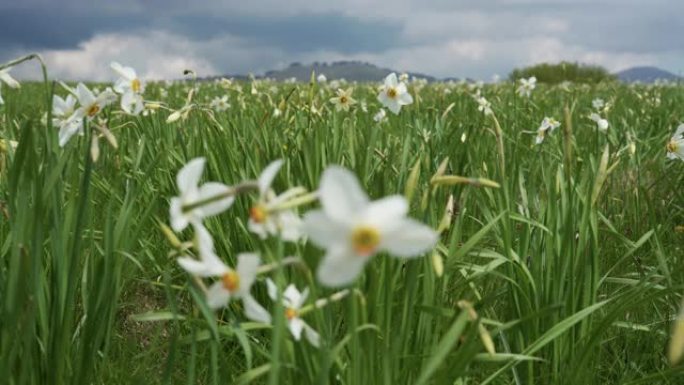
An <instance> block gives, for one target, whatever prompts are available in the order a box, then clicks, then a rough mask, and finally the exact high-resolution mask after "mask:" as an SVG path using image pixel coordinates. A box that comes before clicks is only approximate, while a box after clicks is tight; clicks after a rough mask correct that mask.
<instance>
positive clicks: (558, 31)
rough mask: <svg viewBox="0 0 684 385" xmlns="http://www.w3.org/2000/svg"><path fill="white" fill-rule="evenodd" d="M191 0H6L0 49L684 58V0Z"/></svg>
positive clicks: (456, 64)
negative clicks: (683, 38) (683, 40)
mask: <svg viewBox="0 0 684 385" xmlns="http://www.w3.org/2000/svg"><path fill="white" fill-rule="evenodd" d="M187 4H188V3H187V2H181V1H179V0H170V1H161V0H151V1H130V0H129V1H119V2H107V3H100V2H91V1H86V0H57V1H48V0H23V1H22V2H14V1H13V0H0V26H2V27H1V28H2V33H0V60H7V59H10V58H11V57H13V56H18V55H20V54H23V53H28V52H40V53H42V54H43V55H44V56H45V58H46V61H47V62H48V65H49V67H50V70H51V73H52V74H53V76H55V77H62V78H69V79H93V80H106V79H109V78H110V77H111V73H110V71H109V69H108V63H109V62H110V61H112V60H117V61H120V62H124V63H128V64H130V65H133V66H136V67H137V68H138V69H139V72H140V73H141V74H147V75H148V76H150V77H177V76H178V75H177V74H178V73H179V71H182V69H184V68H183V67H186V66H187V67H192V68H193V69H196V70H197V71H200V72H204V73H206V74H207V75H209V74H231V73H247V72H257V73H258V72H261V71H265V70H268V69H272V68H278V67H283V66H285V65H287V64H288V63H290V62H293V61H300V62H308V61H331V60H341V59H351V60H355V59H358V60H367V61H371V62H373V63H376V64H378V65H382V66H387V67H391V68H395V69H397V70H411V71H418V72H423V73H428V74H431V75H435V76H444V77H445V76H457V77H464V76H467V77H473V78H482V79H488V78H489V77H491V75H492V74H494V73H498V74H501V75H505V74H507V73H508V72H509V71H510V69H512V68H513V67H515V66H520V65H527V64H532V63H535V62H538V61H558V60H574V61H580V62H590V63H594V64H600V65H604V66H606V67H608V68H609V69H611V70H618V69H623V68H627V67H630V66H633V65H657V66H660V67H663V68H665V69H668V70H670V71H673V72H680V71H681V70H682V68H684V45H682V44H680V42H679V39H678V37H679V36H682V34H684V22H683V21H682V20H681V18H680V17H678V15H681V14H682V12H683V11H684V2H679V1H665V0H654V1H630V0H625V1H617V0H602V1H601V0H599V1H570V0H555V1H538V0H501V1H484V2H465V1H446V0H431V1H408V0H394V1H389V0H382V1H379V0H371V1H367V0H366V1H361V0H352V1H347V2H319V1H311V0H292V1H289V2H282V1H276V0H267V1H252V2H244V1H241V2H237V1H228V2H226V1H218V0H203V1H196V2H194V3H193V5H192V8H188V5H187ZM31 71H32V70H19V75H20V76H24V77H31V76H34V74H33V73H32V72H31Z"/></svg>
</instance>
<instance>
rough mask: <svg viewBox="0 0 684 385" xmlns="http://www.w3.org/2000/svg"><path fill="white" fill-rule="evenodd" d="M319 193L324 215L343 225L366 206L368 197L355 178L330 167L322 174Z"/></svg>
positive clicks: (342, 169) (339, 169)
mask: <svg viewBox="0 0 684 385" xmlns="http://www.w3.org/2000/svg"><path fill="white" fill-rule="evenodd" d="M319 193H320V199H321V203H322V205H323V210H325V213H326V214H328V216H330V217H331V218H332V219H334V220H336V221H340V222H343V223H348V222H350V221H351V220H352V216H353V214H354V213H356V212H359V211H360V210H362V209H363V208H364V207H365V206H366V205H367V204H368V196H367V195H366V193H365V192H364V191H363V190H362V189H361V185H360V184H359V181H358V179H357V178H356V176H355V175H354V174H352V173H351V171H349V170H347V169H345V168H343V167H339V166H330V167H328V168H327V169H326V170H325V171H324V172H323V176H322V177H321V184H320V188H319Z"/></svg>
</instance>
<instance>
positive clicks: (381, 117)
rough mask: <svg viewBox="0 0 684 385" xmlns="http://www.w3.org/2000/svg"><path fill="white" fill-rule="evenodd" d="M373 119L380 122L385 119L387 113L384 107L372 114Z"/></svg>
mask: <svg viewBox="0 0 684 385" xmlns="http://www.w3.org/2000/svg"><path fill="white" fill-rule="evenodd" d="M373 120H374V121H375V122H377V123H382V122H384V121H385V120H387V113H386V112H385V109H384V108H381V109H380V110H379V111H378V112H377V113H376V114H375V115H373Z"/></svg>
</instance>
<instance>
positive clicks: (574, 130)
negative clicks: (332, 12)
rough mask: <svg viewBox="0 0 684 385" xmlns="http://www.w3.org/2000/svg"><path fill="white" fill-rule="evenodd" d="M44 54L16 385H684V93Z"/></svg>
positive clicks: (15, 203) (10, 88) (22, 202)
mask: <svg viewBox="0 0 684 385" xmlns="http://www.w3.org/2000/svg"><path fill="white" fill-rule="evenodd" d="M25 59H26V60H24V59H21V60H18V61H15V62H13V63H10V64H11V65H3V66H0V83H3V84H2V86H1V87H2V88H0V90H1V91H0V95H1V96H2V104H0V138H1V139H0V140H1V141H0V241H1V242H0V245H1V249H0V383H3V384H13V385H15V384H16V385H23V384H58V385H61V384H70V385H71V384H108V385H111V384H248V383H254V384H271V385H273V384H348V385H357V384H385V385H397V384H449V385H452V384H462V385H465V384H630V385H636V384H678V383H684V370H683V369H682V366H679V365H678V361H679V359H680V358H681V357H680V356H681V355H682V353H683V352H684V319H683V320H679V318H678V315H679V312H680V303H681V294H682V292H684V284H683V283H684V274H682V272H684V266H683V261H682V259H683V257H684V253H683V249H682V240H683V237H684V206H683V202H684V194H683V190H682V188H681V186H682V185H684V163H683V162H682V160H684V138H683V137H682V135H683V131H684V126H680V124H681V123H682V121H683V120H684V87H683V86H682V85H678V84H662V83H661V84H657V85H652V84H649V85H647V84H644V85H629V84H623V83H618V82H610V83H600V84H596V85H586V84H572V83H562V84H558V85H549V84H542V83H537V82H535V79H522V81H515V82H513V81H503V82H498V83H494V84H479V83H466V82H449V83H427V82H425V81H422V80H420V79H410V78H407V77H406V76H402V75H398V74H391V75H389V76H388V77H387V78H386V79H384V81H379V82H378V83H363V84H362V83H358V84H357V83H352V82H346V81H343V80H339V79H325V77H324V76H319V75H320V74H313V75H312V76H311V80H310V81H309V82H275V81H270V80H267V79H251V80H248V81H237V80H230V79H215V80H202V79H197V78H194V77H193V76H187V77H186V78H185V79H183V80H178V81H174V82H145V81H144V80H142V79H139V78H138V77H137V75H136V73H135V71H134V70H133V69H132V68H129V67H126V66H124V65H120V64H117V63H114V64H113V65H112V70H113V73H115V74H118V75H117V76H120V79H119V80H118V81H117V82H116V83H115V84H76V83H62V82H60V81H59V80H60V79H52V78H51V77H50V76H49V68H47V69H46V79H45V82H21V84H20V83H19V82H17V81H16V80H15V79H14V78H12V76H11V70H12V68H13V66H19V65H21V66H30V65H36V66H37V65H39V64H38V61H36V60H30V59H33V57H28V58H25ZM110 87H111V88H110ZM678 127H679V128H678Z"/></svg>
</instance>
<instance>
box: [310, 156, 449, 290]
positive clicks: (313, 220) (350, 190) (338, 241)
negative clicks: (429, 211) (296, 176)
mask: <svg viewBox="0 0 684 385" xmlns="http://www.w3.org/2000/svg"><path fill="white" fill-rule="evenodd" d="M319 195H320V200H321V204H322V206H323V208H322V209H321V210H314V211H310V212H308V213H307V214H306V216H305V218H304V229H305V232H306V234H307V235H308V236H309V239H311V241H312V242H313V243H314V244H316V245H318V246H320V247H323V248H325V249H326V250H327V251H326V254H325V256H324V257H323V260H322V261H321V263H320V265H319V266H318V271H317V277H318V280H319V281H320V282H321V283H323V284H324V285H327V286H342V285H346V284H349V283H351V282H352V281H354V279H356V277H357V276H358V275H359V274H360V273H361V270H362V269H363V267H364V266H365V265H366V263H367V262H368V261H369V260H370V258H371V257H372V256H374V255H375V254H377V253H378V252H380V251H387V252H389V253H390V254H393V255H395V256H398V257H415V256H418V255H420V254H422V253H424V252H425V251H427V250H429V249H431V248H432V247H433V246H434V245H435V243H436V242H437V233H436V232H435V231H434V230H432V229H431V228H429V227H427V226H425V225H424V224H422V223H420V222H418V221H415V220H413V219H409V218H407V217H406V214H407V213H408V203H407V202H406V199H405V198H404V197H402V196H400V195H393V196H389V197H385V198H382V199H380V200H377V201H372V202H371V201H370V200H369V199H368V196H367V195H366V193H365V192H364V191H363V190H362V189H361V186H360V185H359V182H358V180H357V179H356V177H355V176H354V175H353V174H352V173H351V172H350V171H348V170H346V169H344V168H342V167H338V166H331V167H329V168H327V169H326V170H325V171H324V172H323V176H322V177H321V184H320V188H319Z"/></svg>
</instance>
